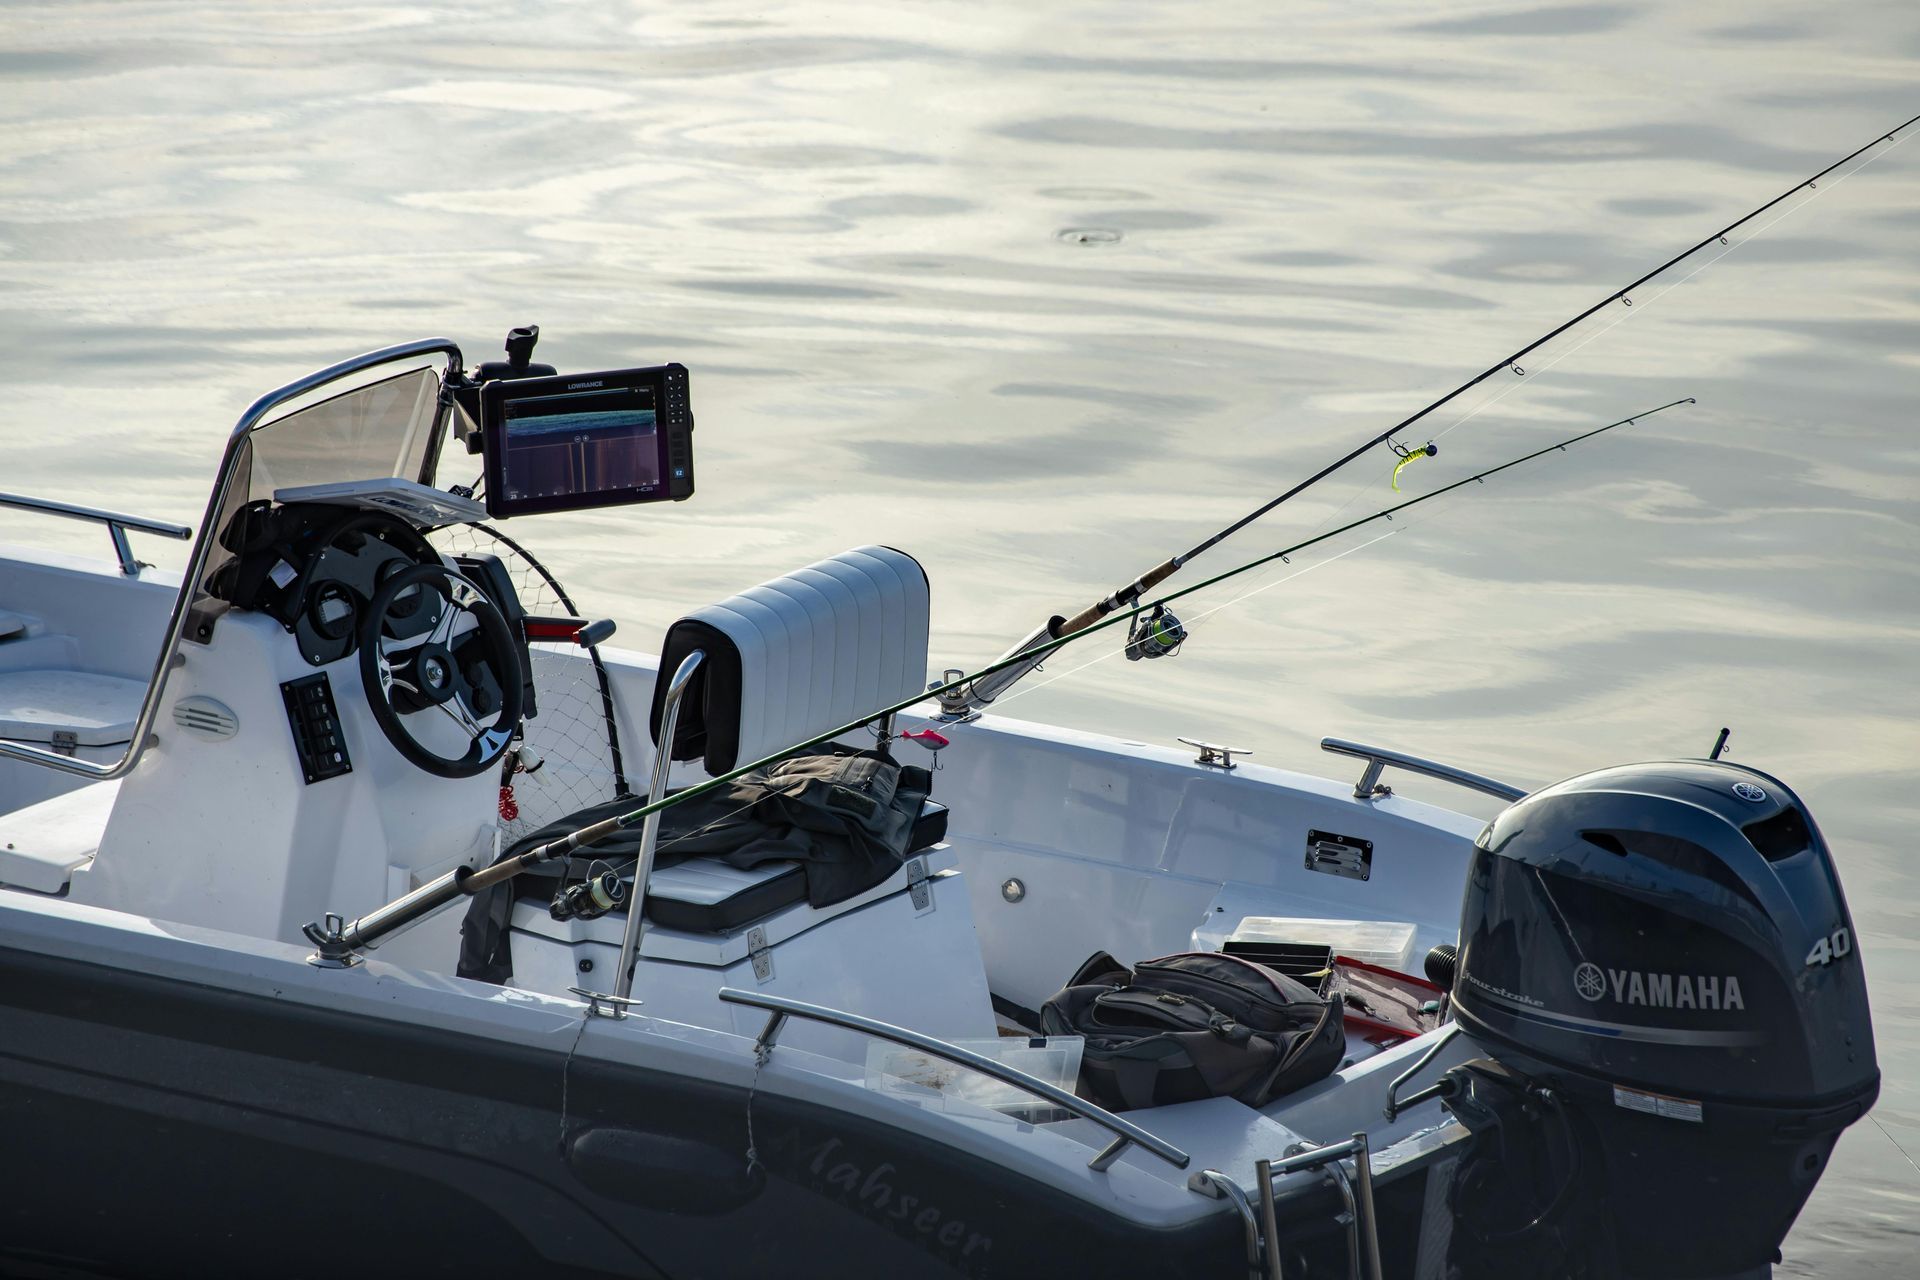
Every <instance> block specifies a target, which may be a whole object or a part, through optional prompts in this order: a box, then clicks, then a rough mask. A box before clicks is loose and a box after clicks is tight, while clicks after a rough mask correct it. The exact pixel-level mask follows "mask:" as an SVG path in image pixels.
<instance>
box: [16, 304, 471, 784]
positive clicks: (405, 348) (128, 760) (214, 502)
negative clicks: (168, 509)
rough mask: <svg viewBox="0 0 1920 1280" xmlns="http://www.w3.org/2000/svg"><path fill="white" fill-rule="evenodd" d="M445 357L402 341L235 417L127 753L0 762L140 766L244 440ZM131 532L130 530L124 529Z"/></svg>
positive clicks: (34, 750)
mask: <svg viewBox="0 0 1920 1280" xmlns="http://www.w3.org/2000/svg"><path fill="white" fill-rule="evenodd" d="M442 353H444V354H445V355H446V357H447V368H448V370H449V371H450V372H458V370H459V369H460V348H459V347H458V346H457V345H455V343H454V341H453V340H452V339H451V338H421V339H419V340H418V341H415V342H402V343H400V344H398V345H396V346H391V347H381V348H380V349H379V350H377V351H369V352H366V353H365V354H364V355H357V356H354V357H353V358H352V359H350V360H342V361H341V362H340V363H339V364H332V365H328V366H327V367H326V368H324V369H319V370H316V371H315V372H313V373H310V374H308V375H307V376H306V377H304V378H300V379H297V380H295V381H293V382H289V383H288V384H287V385H286V386H284V387H281V388H279V389H278V390H276V391H269V392H267V394H265V395H263V396H261V397H260V398H259V399H258V400H255V401H254V402H253V403H252V404H250V405H248V406H247V411H246V412H245V413H243V414H241V415H240V420H239V421H238V422H236V423H234V425H233V430H232V431H231V432H229V433H228V435H227V447H226V449H225V451H224V452H223V453H222V454H221V455H220V470H219V471H218V472H216V473H215V476H214V482H213V493H212V494H211V495H210V496H209V497H208V498H207V513H206V515H205V516H203V517H202V518H201V521H200V536H199V537H198V538H196V539H194V543H193V550H192V552H191V553H190V554H189V555H188V557H187V570H186V573H185V574H184V575H182V577H181V579H180V595H179V596H178V597H177V598H176V599H175V600H174V602H173V612H172V614H171V615H169V616H168V618H167V630H166V639H165V641H163V642H162V644H161V646H160V656H159V657H158V658H157V659H155V660H154V664H153V675H152V676H151V677H150V678H149V679H148V681H147V695H146V697H145V698H144V699H142V700H141V703H140V714H139V715H138V716H137V717H135V719H134V722H133V735H132V738H131V740H130V741H129V742H128V743H127V749H126V751H125V753H124V754H122V755H121V757H120V758H119V759H118V760H115V761H113V762H112V763H111V764H99V763H96V762H94V761H92V760H82V759H80V758H79V757H78V756H63V755H61V754H59V753H58V752H56V751H49V750H47V749H46V748H45V747H35V746H29V745H27V744H26V743H24V742H5V741H0V759H8V760H24V761H26V762H27V763H28V764H37V765H41V766H43V767H45V768H48V769H58V770H60V771H61V772H62V773H75V774H79V775H80V776H81V777H83V778H92V779H95V780H104V779H108V778H118V777H122V776H124V775H126V774H128V773H130V772H132V771H133V766H134V765H136V764H138V763H139V762H140V756H141V753H143V752H144V751H145V750H146V749H147V739H148V736H149V735H151V734H152V732H153V722H154V720H155V719H156V718H157V717H158V716H159V714H160V699H161V696H162V695H163V694H164V693H165V692H166V688H167V676H168V675H169V674H170V673H171V672H172V671H173V667H174V659H175V658H176V657H178V656H179V653H180V641H181V639H182V636H183V634H184V632H185V628H186V623H187V615H188V613H189V612H190V611H191V609H192V607H193V599H194V596H195V594H197V592H198V590H199V585H200V579H201V578H202V577H203V576H204V575H205V574H206V572H207V561H208V560H209V559H211V558H212V556H213V548H214V547H215V546H216V545H217V544H218V542H219V537H220V531H219V529H217V528H216V527H215V526H216V525H218V524H219V522H220V512H221V511H222V510H223V509H224V508H225V506H226V501H227V494H228V493H229V492H230V491H231V490H232V488H233V481H234V473H235V471H236V470H237V469H238V463H239V459H240V450H241V446H242V445H244V444H245V443H246V439H247V436H248V435H249V434H250V433H251V432H252V431H253V429H254V428H255V427H257V426H259V425H260V423H261V420H262V419H264V418H265V417H266V416H267V415H268V414H269V413H271V412H273V410H275V409H277V408H279V407H280V406H281V405H283V404H285V403H287V402H288V401H289V400H295V399H298V398H299V397H301V396H303V395H306V394H307V393H308V392H310V391H314V390H317V389H319V388H320V387H324V386H326V385H327V384H328V383H330V382H337V381H339V380H340V379H341V378H345V377H349V376H351V375H353V374H356V373H359V372H362V371H363V370H366V369H372V368H376V367H377V366H379V365H383V364H386V363H388V362H389V361H393V360H407V359H413V358H416V357H419V356H431V355H439V354H442ZM129 527H132V526H129Z"/></svg>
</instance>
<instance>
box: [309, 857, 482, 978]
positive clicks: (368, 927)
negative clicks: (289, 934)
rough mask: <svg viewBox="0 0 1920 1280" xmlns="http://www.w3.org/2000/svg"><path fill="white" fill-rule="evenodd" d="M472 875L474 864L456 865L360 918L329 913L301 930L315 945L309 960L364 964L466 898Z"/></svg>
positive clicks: (337, 965)
mask: <svg viewBox="0 0 1920 1280" xmlns="http://www.w3.org/2000/svg"><path fill="white" fill-rule="evenodd" d="M472 875H473V868H472V867H464V866H463V867H455V868H454V869H453V870H451V871H449V872H447V873H446V874H445V875H443V876H436V877H435V878H434V879H432V880H429V881H427V882H426V883H425V884H423V885H421V886H420V887H419V888H418V889H415V890H414V891H413V892H412V893H409V894H405V895H403V896H402V897H398V898H395V899H394V900H393V901H392V902H389V903H388V904H387V905H386V906H384V907H379V908H376V909H375V910H373V911H369V912H368V913H367V914H366V915H364V916H361V917H360V918H359V919H358V920H353V921H349V922H342V921H341V919H340V917H339V916H337V915H335V914H333V913H332V912H328V913H327V914H326V915H325V916H323V917H322V918H321V919H319V920H316V921H314V922H313V923H311V924H308V925H305V926H303V927H302V929H301V930H300V931H301V932H302V933H304V934H306V935H307V940H308V941H309V942H311V943H313V945H314V947H315V951H314V953H313V954H312V955H310V956H308V957H307V963H308V964H310V965H314V966H316V967H318V968H321V969H349V968H352V967H353V966H354V965H356V964H359V963H360V958H361V956H362V955H363V954H364V953H366V952H368V951H371V950H373V949H374V948H375V947H377V946H379V945H380V944H381V943H383V942H385V941H386V940H387V939H389V938H392V937H395V936H396V935H398V934H402V933H405V932H406V931H407V930H408V929H411V928H412V927H413V926H414V925H416V924H419V923H420V922H421V921H422V920H425V919H426V918H427V917H428V916H430V915H433V914H434V913H435V912H437V911H439V910H440V909H441V908H442V907H445V906H446V905H447V904H449V903H452V902H457V901H459V900H460V899H461V898H464V897H466V896H467V880H468V879H469V878H470V877H471V876H472Z"/></svg>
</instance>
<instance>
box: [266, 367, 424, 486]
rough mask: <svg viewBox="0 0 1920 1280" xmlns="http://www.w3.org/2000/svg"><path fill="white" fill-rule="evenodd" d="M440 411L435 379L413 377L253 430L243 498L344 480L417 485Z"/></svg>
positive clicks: (386, 381)
mask: <svg viewBox="0 0 1920 1280" xmlns="http://www.w3.org/2000/svg"><path fill="white" fill-rule="evenodd" d="M439 404H440V379H439V376H438V375H437V374H435V372H434V371H433V370H432V369H411V370H409V371H407V372H406V373H399V374H395V375H394V376H393V377H391V378H383V379H381V380H380V381H379V382H370V383H368V384H367V385H366V386H363V387H355V388H354V389H353V390H351V391H343V392H341V393H340V394H339V395H337V396H333V397H331V398H329V399H326V400H322V401H320V402H319V403H317V404H310V405H308V406H307V407H305V408H304V409H296V410H294V411H293V412H292V413H289V414H287V415H286V416H285V417H283V418H276V419H274V420H273V421H272V422H269V423H267V424H266V425H265V426H261V427H256V428H254V431H253V434H252V435H251V436H250V437H249V440H250V442H251V443H252V446H253V460H252V470H251V477H250V482H249V484H248V486H247V498H248V499H249V500H251V501H258V500H260V499H262V498H271V497H273V494H274V490H276V489H293V488H299V487H301V486H304V485H310V484H332V483H335V482H337V481H342V480H381V479H385V478H387V477H389V476H400V477H402V478H404V479H408V480H418V479H420V474H421V469H422V464H423V463H424V462H425V461H426V452H427V444H428V441H430V440H431V439H432V438H433V418H434V413H435V412H436V411H437V410H438V408H439Z"/></svg>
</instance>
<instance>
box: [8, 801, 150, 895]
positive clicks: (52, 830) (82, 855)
mask: <svg viewBox="0 0 1920 1280" xmlns="http://www.w3.org/2000/svg"><path fill="white" fill-rule="evenodd" d="M119 794H120V780H119V779H118V778H116V779H114V780H113V781H111V782H95V783H92V784H90V785H88V786H84V787H81V788H79V789H78V790H75V791H68V792H65V793H63V794H61V795H57V796H55V797H53V798H52V799H51V800H42V801H40V802H39V803H38V804H30V805H28V806H27V807H26V808H24V809H15V810H14V811H13V812H12V813H9V814H4V815H0V884H4V885H9V886H11V887H13V888H17V889H31V890H33V891H34V892H35V893H64V892H65V891H66V888H67V885H68V884H69V883H70V882H71V881H72V879H73V872H74V869H75V868H76V867H79V866H81V865H83V864H85V863H86V862H87V861H88V860H89V859H91V858H92V857H93V855H94V854H95V853H97V852H99V849H100V836H101V834H102V833H103V832H105V831H106V829H107V815H108V814H110V813H112V812H113V802H114V799H115V798H116V797H117V796H119Z"/></svg>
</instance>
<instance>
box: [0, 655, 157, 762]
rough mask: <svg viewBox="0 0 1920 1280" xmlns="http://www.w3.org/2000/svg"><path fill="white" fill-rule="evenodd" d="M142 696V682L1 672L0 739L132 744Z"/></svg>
mask: <svg viewBox="0 0 1920 1280" xmlns="http://www.w3.org/2000/svg"><path fill="white" fill-rule="evenodd" d="M146 696H147V686H146V682H144V681H141V680H129V679H127V678H126V677H125V676H109V675H101V674H99V673H98V672H93V671H72V670H67V669H64V668H40V669H36V670H28V671H0V738H9V739H12V740H13V741H15V742H32V743H40V744H48V743H56V742H59V743H64V744H65V745H67V746H73V747H110V746H118V745H119V744H120V743H123V742H128V741H131V740H132V738H133V722H134V721H135V720H136V719H137V718H139V715H140V703H141V701H142V700H143V699H144V698H145V697H146ZM56 735H59V736H58V737H56Z"/></svg>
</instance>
